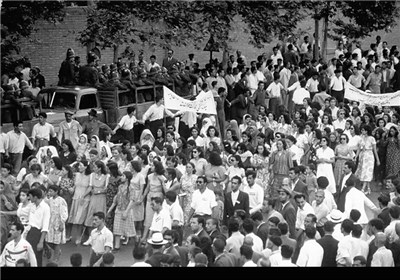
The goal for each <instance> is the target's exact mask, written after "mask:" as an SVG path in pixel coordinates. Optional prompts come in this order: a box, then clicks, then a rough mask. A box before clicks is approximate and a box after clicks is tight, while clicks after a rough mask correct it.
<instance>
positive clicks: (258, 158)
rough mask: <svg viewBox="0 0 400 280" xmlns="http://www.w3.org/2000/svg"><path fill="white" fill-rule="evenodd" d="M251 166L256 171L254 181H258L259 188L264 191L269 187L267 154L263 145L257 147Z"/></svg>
mask: <svg viewBox="0 0 400 280" xmlns="http://www.w3.org/2000/svg"><path fill="white" fill-rule="evenodd" d="M251 164H252V165H253V166H254V167H255V168H256V170H257V176H256V180H257V181H259V185H260V186H263V187H264V188H265V189H266V188H267V187H268V186H269V170H268V167H269V152H268V150H267V148H266V147H265V145H262V144H258V145H257V148H256V153H255V154H254V156H253V158H252V159H251Z"/></svg>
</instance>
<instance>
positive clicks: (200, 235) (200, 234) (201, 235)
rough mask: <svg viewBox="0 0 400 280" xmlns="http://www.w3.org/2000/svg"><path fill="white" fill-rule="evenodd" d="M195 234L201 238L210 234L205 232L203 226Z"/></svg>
mask: <svg viewBox="0 0 400 280" xmlns="http://www.w3.org/2000/svg"><path fill="white" fill-rule="evenodd" d="M197 236H198V237H199V238H200V239H201V238H202V237H207V238H210V236H209V235H208V233H207V232H206V230H205V229H204V228H203V229H202V230H201V231H200V233H199V234H197Z"/></svg>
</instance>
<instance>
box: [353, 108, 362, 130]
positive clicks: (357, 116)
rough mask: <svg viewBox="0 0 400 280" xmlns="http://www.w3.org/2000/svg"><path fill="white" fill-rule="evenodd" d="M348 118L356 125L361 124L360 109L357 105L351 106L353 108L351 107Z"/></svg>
mask: <svg viewBox="0 0 400 280" xmlns="http://www.w3.org/2000/svg"><path fill="white" fill-rule="evenodd" d="M350 120H352V122H353V124H354V125H356V126H359V125H360V124H361V111H360V109H359V108H358V107H353V109H351V114H350Z"/></svg>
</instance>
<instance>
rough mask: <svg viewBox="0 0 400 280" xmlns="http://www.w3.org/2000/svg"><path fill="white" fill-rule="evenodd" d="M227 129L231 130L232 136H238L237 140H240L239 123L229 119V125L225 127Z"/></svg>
mask: <svg viewBox="0 0 400 280" xmlns="http://www.w3.org/2000/svg"><path fill="white" fill-rule="evenodd" d="M227 129H231V130H232V136H233V135H235V136H236V137H237V138H238V140H237V141H238V142H240V137H241V135H240V130H239V125H238V122H237V121H236V120H231V121H230V122H229V125H228V127H227Z"/></svg>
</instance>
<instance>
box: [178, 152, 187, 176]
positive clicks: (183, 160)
mask: <svg viewBox="0 0 400 280" xmlns="http://www.w3.org/2000/svg"><path fill="white" fill-rule="evenodd" d="M175 158H176V161H177V163H178V165H177V166H176V169H177V171H178V172H177V173H179V172H180V173H181V175H182V174H183V173H185V170H186V164H187V163H188V160H187V156H186V155H185V154H183V153H179V154H177V155H176V156H175ZM179 179H180V177H179Z"/></svg>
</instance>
